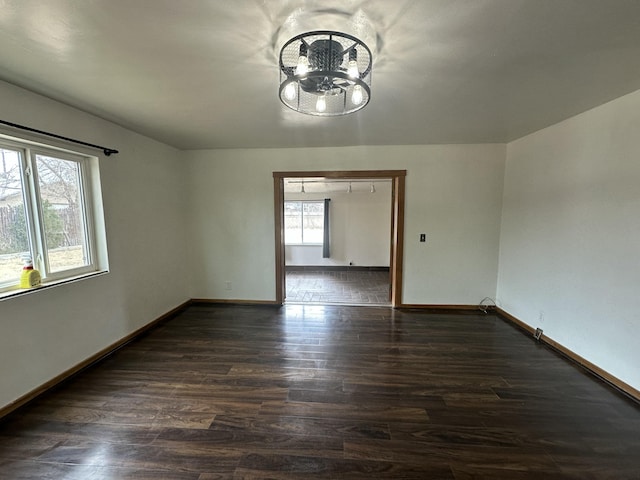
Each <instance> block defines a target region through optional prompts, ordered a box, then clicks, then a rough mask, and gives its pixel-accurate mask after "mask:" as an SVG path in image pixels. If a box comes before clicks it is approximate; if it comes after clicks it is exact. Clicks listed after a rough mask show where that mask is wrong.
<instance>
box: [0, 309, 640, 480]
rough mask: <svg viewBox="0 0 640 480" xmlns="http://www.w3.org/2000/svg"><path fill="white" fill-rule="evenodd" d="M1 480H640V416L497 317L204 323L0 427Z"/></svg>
mask: <svg viewBox="0 0 640 480" xmlns="http://www.w3.org/2000/svg"><path fill="white" fill-rule="evenodd" d="M16 368H20V366H16ZM0 478H1V479H11V480H18V479H43V480H44V479H52V480H53V479H55V480H61V479H74V480H75V479H78V480H79V479H82V480H87V479H98V480H107V479H109V480H116V479H117V480H123V479H125V480H127V479H138V480H139V479H142V480H150V479H154V480H156V479H175V480H213V479H218V480H219V479H246V480H249V479H305V480H306V479H315V478H318V479H378V478H380V479H450V480H451V479H453V480H471V479H475V480H483V479H498V480H499V479H509V480H530V479H640V407H639V406H638V404H636V403H634V402H632V401H631V400H629V399H628V398H626V397H624V396H622V395H621V394H619V393H618V392H617V391H615V390H613V389H611V388H610V387H608V386H607V385H605V384H604V383H602V382H600V381H599V380H597V379H594V378H593V377H591V376H590V375H588V374H586V373H585V372H583V371H582V370H580V369H579V368H577V367H576V366H574V365H573V364H571V363H569V362H568V361H566V360H565V359H563V358H562V357H559V356H558V355H556V354H555V353H553V352H552V351H550V350H549V349H548V348H547V347H545V346H543V345H540V344H537V343H535V342H534V341H533V340H532V339H531V338H529V337H527V336H525V335H524V334H523V333H521V332H520V331H519V330H517V329H516V328H514V327H512V326H511V325H509V324H507V323H505V322H504V321H502V320H500V319H498V318H496V317H495V316H492V315H442V314H428V313H424V312H420V311H394V310H392V309H390V308H385V307H341V306H309V305H306V306H302V305H299V306H296V305H289V306H286V307H283V308H272V307H242V306H211V305H209V306H193V307H190V308H189V309H188V310H186V311H184V312H183V313H182V314H180V315H179V316H178V317H176V318H175V319H173V320H171V321H169V322H167V323H165V324H162V325H161V326H160V327H159V328H157V329H155V330H154V331H152V332H151V333H150V334H149V335H147V336H145V337H144V338H142V339H140V340H139V341H137V342H135V343H133V344H131V345H129V346H127V347H125V348H124V349H122V350H120V351H119V352H118V353H116V354H115V355H113V356H112V357H110V358H109V359H107V360H106V361H104V362H102V363H100V364H99V365H97V366H95V367H94V368H92V369H90V370H88V371H86V372H84V373H82V374H81V375H79V376H77V377H76V378H74V379H72V380H71V381H69V382H67V383H66V384H64V385H63V386H61V387H60V388H58V389H57V390H56V391H54V392H52V393H50V394H47V395H46V396H44V397H42V398H40V399H38V400H37V401H35V402H33V403H32V404H29V405H28V406H27V407H25V408H23V409H22V410H20V411H19V412H16V413H15V414H14V415H11V416H9V417H7V418H5V419H4V421H2V422H0Z"/></svg>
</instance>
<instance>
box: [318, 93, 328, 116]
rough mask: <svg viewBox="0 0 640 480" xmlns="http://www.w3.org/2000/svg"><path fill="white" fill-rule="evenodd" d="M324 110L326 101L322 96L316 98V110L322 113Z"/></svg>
mask: <svg viewBox="0 0 640 480" xmlns="http://www.w3.org/2000/svg"><path fill="white" fill-rule="evenodd" d="M326 109H327V100H326V99H325V98H324V95H320V96H319V97H318V101H317V102H316V110H317V111H318V112H320V113H322V112H324V111H325V110H326Z"/></svg>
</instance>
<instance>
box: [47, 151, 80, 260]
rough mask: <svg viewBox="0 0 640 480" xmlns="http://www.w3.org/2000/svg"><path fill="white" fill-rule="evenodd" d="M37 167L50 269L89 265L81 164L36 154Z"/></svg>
mask: <svg viewBox="0 0 640 480" xmlns="http://www.w3.org/2000/svg"><path fill="white" fill-rule="evenodd" d="M36 168H37V170H38V183H39V187H40V204H41V210H42V221H43V224H44V244H45V248H46V250H47V253H48V256H49V270H50V271H51V272H59V271H62V270H70V269H73V268H78V267H84V266H85V265H88V264H89V259H88V258H87V257H88V255H87V252H88V248H87V240H86V225H85V223H84V204H83V200H82V190H81V188H80V185H81V177H80V164H79V163H78V162H74V161H71V160H63V159H60V158H53V157H47V156H44V155H36Z"/></svg>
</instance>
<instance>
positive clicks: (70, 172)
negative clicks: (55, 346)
mask: <svg viewBox="0 0 640 480" xmlns="http://www.w3.org/2000/svg"><path fill="white" fill-rule="evenodd" d="M96 162H97V159H96V158H95V157H90V156H86V155H82V154H78V153H74V152H70V151H67V150H62V149H58V148H56V147H48V146H43V145H40V144H33V143H29V142H25V143H22V142H20V141H18V140H15V139H11V140H9V139H4V138H0V292H3V291H7V290H12V289H15V288H17V285H18V283H19V279H20V274H21V272H22V267H23V265H24V263H25V261H26V259H27V258H31V259H32V261H33V265H34V267H35V268H37V269H38V270H39V271H40V274H41V276H42V280H43V284H46V283H47V282H53V281H56V280H64V279H68V278H71V277H77V276H79V275H83V274H88V273H92V272H96V271H99V270H103V269H105V267H106V266H105V265H104V263H105V261H106V252H105V251H102V250H104V242H103V240H104V239H103V238H98V235H97V234H96V233H97V231H98V229H97V228H96V215H94V207H95V206H96V205H98V204H99V192H96V191H94V190H95V188H99V182H98V181H97V173H98V172H97V163H96ZM100 218H101V217H100ZM101 227H102V226H101ZM99 230H100V231H104V229H103V228H100V229H99ZM101 259H102V261H101Z"/></svg>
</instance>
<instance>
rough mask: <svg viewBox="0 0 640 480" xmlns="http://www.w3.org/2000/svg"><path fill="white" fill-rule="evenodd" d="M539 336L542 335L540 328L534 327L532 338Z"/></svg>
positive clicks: (538, 338)
mask: <svg viewBox="0 0 640 480" xmlns="http://www.w3.org/2000/svg"><path fill="white" fill-rule="evenodd" d="M541 337H542V329H541V328H536V333H534V334H533V338H535V339H536V340H540V338H541Z"/></svg>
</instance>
